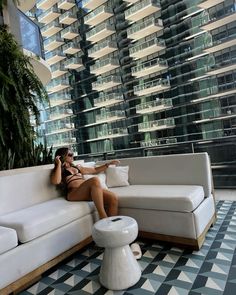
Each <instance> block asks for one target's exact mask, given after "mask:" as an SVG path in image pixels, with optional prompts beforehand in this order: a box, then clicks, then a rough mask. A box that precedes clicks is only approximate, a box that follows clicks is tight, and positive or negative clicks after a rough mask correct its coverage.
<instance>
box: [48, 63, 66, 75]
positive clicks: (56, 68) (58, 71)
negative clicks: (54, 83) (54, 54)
mask: <svg viewBox="0 0 236 295" xmlns="http://www.w3.org/2000/svg"><path fill="white" fill-rule="evenodd" d="M51 71H52V78H57V77H59V76H62V75H64V74H66V73H67V70H66V69H65V67H64V65H62V64H61V63H57V64H55V65H53V66H51Z"/></svg>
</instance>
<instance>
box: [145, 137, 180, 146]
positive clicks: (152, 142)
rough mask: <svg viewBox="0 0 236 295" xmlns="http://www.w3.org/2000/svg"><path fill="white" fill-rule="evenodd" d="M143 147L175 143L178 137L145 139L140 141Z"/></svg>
mask: <svg viewBox="0 0 236 295" xmlns="http://www.w3.org/2000/svg"><path fill="white" fill-rule="evenodd" d="M140 143H141V146H142V147H153V146H158V145H162V144H175V143H177V138H175V137H170V138H166V139H165V138H162V139H151V140H143V141H141V142H140Z"/></svg>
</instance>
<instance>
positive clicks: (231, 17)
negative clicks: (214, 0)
mask: <svg viewBox="0 0 236 295" xmlns="http://www.w3.org/2000/svg"><path fill="white" fill-rule="evenodd" d="M216 6H217V5H216ZM217 12H218V13H219V15H220V16H219V17H218V15H217ZM235 12H236V7H235V6H232V7H231V9H230V10H229V8H228V7H225V11H222V8H219V9H218V10H217V8H216V13H215V14H209V13H206V15H205V16H204V17H203V18H202V25H201V29H203V30H206V31H211V30H214V29H217V28H219V27H222V26H224V25H226V24H229V23H231V22H233V21H235Z"/></svg>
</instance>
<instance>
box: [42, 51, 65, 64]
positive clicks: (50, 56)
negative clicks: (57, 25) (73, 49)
mask: <svg viewBox="0 0 236 295" xmlns="http://www.w3.org/2000/svg"><path fill="white" fill-rule="evenodd" d="M65 58H66V56H65V55H64V53H62V52H61V50H56V51H51V52H47V53H46V54H45V59H46V61H47V62H48V63H49V64H50V65H53V64H55V63H56V62H59V61H60V60H63V59H65Z"/></svg>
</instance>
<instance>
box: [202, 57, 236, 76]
mask: <svg viewBox="0 0 236 295" xmlns="http://www.w3.org/2000/svg"><path fill="white" fill-rule="evenodd" d="M234 70H236V63H235V60H224V61H223V62H221V63H219V64H216V65H213V66H207V75H208V76H215V75H219V74H222V73H226V72H229V71H234Z"/></svg>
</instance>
